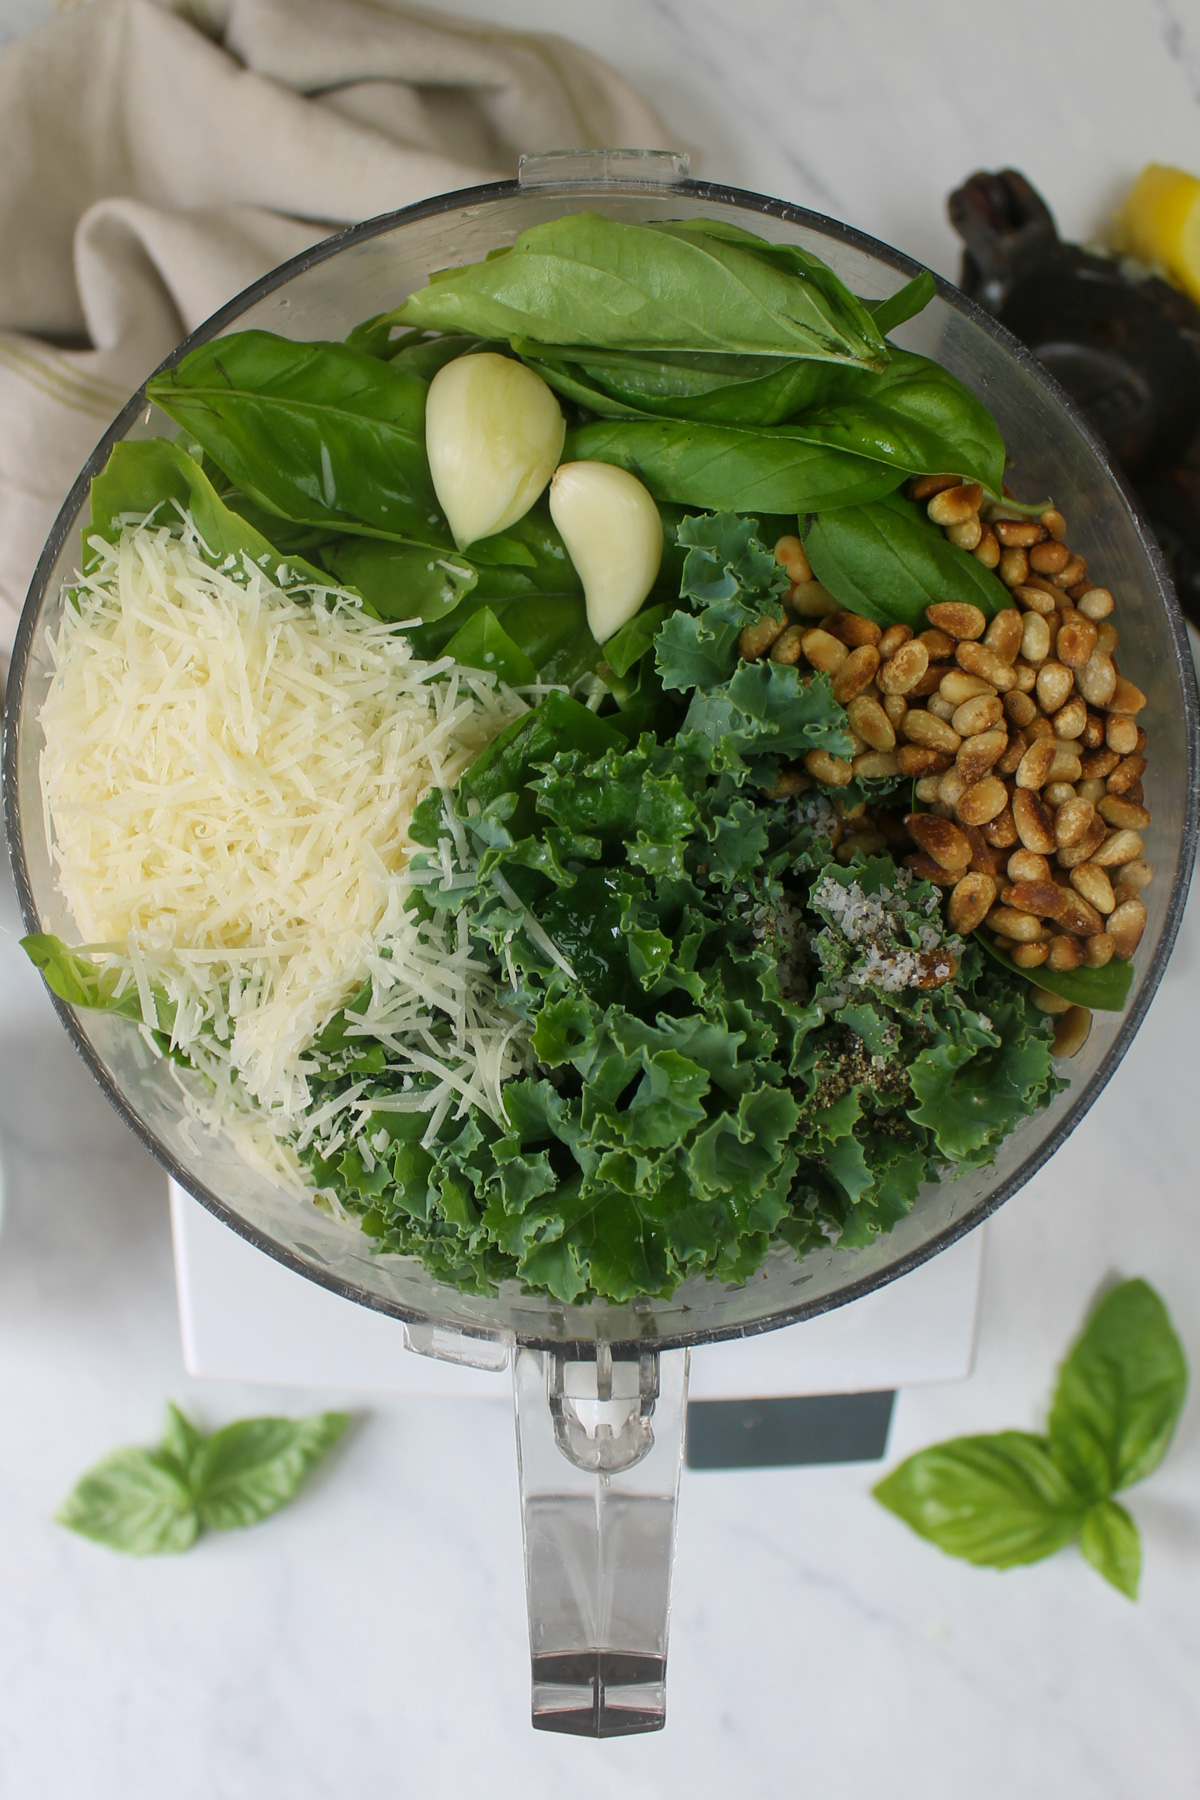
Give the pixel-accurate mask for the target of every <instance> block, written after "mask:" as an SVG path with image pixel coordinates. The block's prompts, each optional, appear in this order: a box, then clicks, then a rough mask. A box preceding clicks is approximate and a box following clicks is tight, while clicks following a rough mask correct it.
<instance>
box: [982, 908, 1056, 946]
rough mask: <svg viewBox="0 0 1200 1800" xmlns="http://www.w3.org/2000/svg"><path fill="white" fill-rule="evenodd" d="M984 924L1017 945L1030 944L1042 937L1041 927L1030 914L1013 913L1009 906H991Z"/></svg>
mask: <svg viewBox="0 0 1200 1800" xmlns="http://www.w3.org/2000/svg"><path fill="white" fill-rule="evenodd" d="M984 924H985V925H990V926H991V928H992V930H993V931H995V932H997V933H998V934H999V935H1000V936H1001V937H1003V938H1011V939H1012V940H1013V942H1014V943H1017V944H1029V943H1032V942H1033V941H1034V940H1035V939H1036V938H1040V937H1041V935H1042V927H1041V925H1040V923H1039V922H1038V920H1037V919H1035V918H1034V916H1033V914H1032V913H1027V912H1015V911H1014V910H1013V908H1012V907H1011V906H993V908H992V910H991V912H990V913H989V914H988V916H987V918H986V919H985V920H984Z"/></svg>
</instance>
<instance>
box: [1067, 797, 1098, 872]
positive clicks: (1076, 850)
mask: <svg viewBox="0 0 1200 1800" xmlns="http://www.w3.org/2000/svg"><path fill="white" fill-rule="evenodd" d="M1079 798H1080V799H1081V800H1082V799H1083V798H1084V796H1083V795H1082V794H1081V795H1080V796H1079ZM1094 804H1095V802H1093V805H1094ZM1107 831H1108V827H1107V826H1106V825H1105V823H1104V820H1103V819H1102V818H1101V817H1100V816H1099V814H1097V815H1096V817H1095V818H1094V819H1093V820H1092V822H1091V824H1090V825H1089V826H1088V828H1087V830H1086V831H1085V832H1084V834H1083V836H1082V837H1081V838H1080V840H1079V842H1078V843H1077V844H1071V845H1066V844H1062V845H1060V846H1059V848H1058V850H1057V852H1056V853H1055V861H1056V862H1057V864H1058V866H1059V868H1060V869H1077V868H1078V867H1079V865H1080V863H1085V862H1091V861H1092V859H1093V857H1094V856H1095V854H1096V852H1097V850H1098V849H1099V848H1100V846H1101V844H1102V843H1103V842H1104V839H1105V836H1106V835H1107Z"/></svg>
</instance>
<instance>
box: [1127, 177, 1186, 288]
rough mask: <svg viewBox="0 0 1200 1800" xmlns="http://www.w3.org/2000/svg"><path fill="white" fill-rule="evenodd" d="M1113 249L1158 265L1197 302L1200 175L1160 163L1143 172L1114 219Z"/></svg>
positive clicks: (1141, 260) (1140, 260)
mask: <svg viewBox="0 0 1200 1800" xmlns="http://www.w3.org/2000/svg"><path fill="white" fill-rule="evenodd" d="M1115 241H1116V248H1117V249H1118V250H1123V251H1124V252H1125V253H1126V254H1127V255H1129V256H1136V257H1137V259H1138V261H1139V262H1145V263H1160V264H1161V265H1162V267H1163V268H1164V269H1165V270H1166V271H1167V274H1168V275H1169V276H1170V278H1171V280H1172V281H1174V282H1177V283H1178V285H1179V286H1180V287H1181V288H1183V289H1184V291H1185V292H1186V293H1188V294H1190V295H1191V297H1192V299H1193V300H1196V301H1198V302H1200V179H1198V178H1197V177H1196V176H1195V175H1188V174H1186V173H1185V172H1184V170H1182V169H1172V168H1168V167H1167V166H1166V164H1164V163H1149V164H1147V166H1146V167H1145V168H1144V169H1143V170H1142V172H1141V174H1140V175H1139V176H1138V178H1137V180H1136V181H1135V182H1134V184H1133V186H1132V188H1131V189H1130V190H1129V195H1128V197H1127V199H1126V201H1125V205H1124V206H1123V207H1122V209H1121V212H1120V214H1119V216H1118V218H1117V224H1116V234H1115Z"/></svg>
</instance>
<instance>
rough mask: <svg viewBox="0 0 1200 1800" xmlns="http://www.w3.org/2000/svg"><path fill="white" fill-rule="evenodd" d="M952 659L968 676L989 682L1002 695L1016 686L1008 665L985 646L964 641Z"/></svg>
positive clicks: (1015, 678) (1014, 677)
mask: <svg viewBox="0 0 1200 1800" xmlns="http://www.w3.org/2000/svg"><path fill="white" fill-rule="evenodd" d="M979 616H980V618H982V617H983V614H982V613H980V615H979ZM954 659H955V661H956V662H957V663H958V666H959V668H960V669H965V670H966V672H967V674H968V675H978V676H980V678H981V679H982V680H984V681H990V682H991V684H992V686H993V687H994V688H996V689H998V691H999V692H1000V693H1002V694H1006V693H1007V692H1008V690H1009V688H1013V687H1016V685H1017V677H1016V675H1015V673H1014V672H1013V670H1012V669H1011V668H1010V667H1009V665H1008V663H1006V662H1005V661H1004V659H1003V657H1000V656H997V655H996V652H995V651H994V650H989V649H988V647H987V645H986V644H976V643H971V642H970V641H964V642H963V643H960V644H959V646H958V649H957V650H956V651H955V653H954Z"/></svg>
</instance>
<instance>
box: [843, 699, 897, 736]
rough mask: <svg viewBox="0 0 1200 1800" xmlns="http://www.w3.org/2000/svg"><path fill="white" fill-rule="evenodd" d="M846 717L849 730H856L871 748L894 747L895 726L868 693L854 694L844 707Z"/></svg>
mask: <svg viewBox="0 0 1200 1800" xmlns="http://www.w3.org/2000/svg"><path fill="white" fill-rule="evenodd" d="M835 691H836V690H835ZM846 717H847V719H848V720H849V722H850V729H851V731H857V733H858V735H859V737H860V738H862V740H863V742H864V743H866V744H869V745H870V746H871V749H872V750H894V749H895V748H896V732H895V728H894V727H893V725H892V722H891V720H890V719H889V718H888V716H887V714H886V713H885V712H884V710H883V708H882V706H880V704H879V702H878V700H875V699H873V698H872V697H871V695H870V694H856V695H855V696H854V698H853V699H852V700H851V701H850V703H849V705H848V706H847V708H846Z"/></svg>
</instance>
